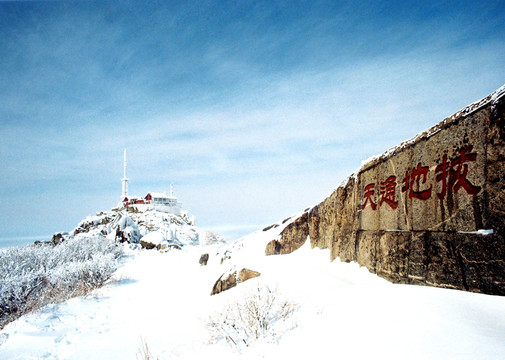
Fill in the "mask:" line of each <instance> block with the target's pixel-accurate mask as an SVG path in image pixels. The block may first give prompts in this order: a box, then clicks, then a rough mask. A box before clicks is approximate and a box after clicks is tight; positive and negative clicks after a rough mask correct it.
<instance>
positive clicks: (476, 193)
mask: <svg viewBox="0 0 505 360" xmlns="http://www.w3.org/2000/svg"><path fill="white" fill-rule="evenodd" d="M472 130H473V132H464V133H462V134H461V136H460V137H453V138H452V139H451V138H449V137H448V135H449V134H450V132H443V133H442V134H435V135H434V136H432V137H430V138H429V139H427V140H426V141H423V142H420V143H417V144H415V146H412V147H409V148H407V149H405V150H403V151H400V152H399V153H398V154H395V155H393V156H391V157H390V158H388V159H387V160H385V161H382V162H379V163H378V164H376V165H374V166H371V167H370V168H369V169H365V170H364V171H363V172H361V173H360V174H359V180H358V182H359V196H360V202H359V207H358V211H359V214H360V215H359V216H360V217H359V224H360V230H416V231H423V230H440V231H474V230H478V229H479V228H482V226H483V224H482V211H481V209H480V205H479V204H481V203H482V201H477V200H482V197H483V196H484V191H483V184H484V178H485V176H484V175H485V174H484V171H485V161H484V159H485V147H484V145H483V141H482V138H483V137H482V136H480V137H479V136H477V135H478V130H479V129H477V131H475V126H473V127H472ZM437 135H438V136H437ZM452 135H453V134H452ZM454 139H456V140H454ZM472 140H474V141H472ZM479 197H480V198H479Z"/></svg>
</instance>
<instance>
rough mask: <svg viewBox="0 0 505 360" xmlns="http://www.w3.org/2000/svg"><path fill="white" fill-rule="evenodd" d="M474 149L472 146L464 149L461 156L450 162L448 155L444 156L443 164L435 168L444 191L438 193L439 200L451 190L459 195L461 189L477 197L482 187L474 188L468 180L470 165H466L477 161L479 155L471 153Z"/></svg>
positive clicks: (437, 178)
mask: <svg viewBox="0 0 505 360" xmlns="http://www.w3.org/2000/svg"><path fill="white" fill-rule="evenodd" d="M472 148H473V147H472V146H471V145H469V146H466V147H462V148H461V149H460V150H459V156H456V157H455V158H454V159H452V160H451V161H450V162H449V161H447V155H444V156H443V158H442V162H441V163H440V164H438V165H437V167H436V168H435V173H437V176H436V180H437V181H438V182H440V181H441V182H442V190H441V191H440V193H437V196H438V198H439V199H443V198H445V195H446V194H447V191H448V190H449V189H450V190H452V191H454V192H455V193H457V192H458V190H459V189H461V188H463V189H464V190H465V191H466V193H467V194H470V195H475V194H477V193H478V192H479V191H480V189H481V187H480V186H474V185H473V184H472V183H470V181H468V179H467V178H466V176H467V174H468V164H466V163H467V162H470V161H475V160H476V159H477V154H476V153H471V152H470V151H472Z"/></svg>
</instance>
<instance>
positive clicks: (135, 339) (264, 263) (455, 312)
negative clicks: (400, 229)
mask: <svg viewBox="0 0 505 360" xmlns="http://www.w3.org/2000/svg"><path fill="white" fill-rule="evenodd" d="M294 218H296V217H294ZM279 225H281V226H278V227H276V228H272V229H271V230H268V231H261V230H260V231H258V232H256V233H253V234H251V235H249V236H246V237H244V238H242V239H240V240H238V241H237V242H235V243H233V244H229V245H224V244H221V245H218V244H213V245H207V246H206V245H196V246H186V247H184V248H183V249H182V250H181V251H171V252H167V253H160V252H157V251H145V250H144V251H138V252H137V255H136V256H135V257H134V258H133V260H131V261H129V262H128V263H127V264H126V265H124V266H123V267H122V268H120V269H119V270H118V272H117V273H116V274H115V280H114V281H111V282H110V283H109V284H108V285H107V286H105V287H104V288H101V289H99V290H97V291H95V292H93V293H92V294H91V295H89V296H86V297H80V298H74V299H71V300H69V301H67V302H65V303H62V304H59V305H50V306H47V307H45V308H43V309H42V310H41V311H39V312H37V313H33V314H29V315H27V316H24V317H22V318H20V319H19V320H17V321H15V322H13V323H11V324H9V325H7V326H6V327H5V328H4V330H3V331H2V332H1V333H0V339H1V340H0V342H1V343H2V344H1V345H0V358H1V359H39V358H44V359H135V358H136V354H138V351H139V348H140V347H141V344H142V340H144V341H145V342H147V344H148V345H149V349H150V351H151V353H152V354H153V356H154V358H157V357H159V358H160V359H173V358H178V359H195V358H197V357H201V358H210V359H214V358H215V359H236V358H244V359H257V358H266V359H279V358H296V359H298V358H304V357H310V358H314V359H317V358H323V357H324V358H328V357H329V358H341V357H343V358H347V357H349V358H353V359H370V358H375V359H405V358H408V359H503V358H505V298H504V297H498V296H489V295H481V294H475V293H467V292H462V291H455V290H448V289H439V288H429V287H418V286H411V285H395V284H391V283H388V282H387V281H385V280H383V279H381V278H378V277H377V276H375V275H373V274H370V273H369V272H368V271H367V270H366V269H365V268H359V266H358V265H357V264H347V263H342V262H339V261H338V260H337V261H334V262H332V263H330V262H329V261H328V258H329V255H328V253H327V250H320V249H310V245H309V244H308V242H307V243H306V245H304V246H303V247H302V248H300V249H299V250H297V251H295V252H294V253H292V254H289V255H279V256H269V257H266V256H264V249H265V245H266V243H267V242H268V241H270V240H272V239H273V238H275V237H277V236H278V235H279V232H280V231H281V230H282V228H283V226H285V225H287V224H279ZM202 253H208V254H209V256H210V257H209V263H208V265H207V266H200V265H199V263H198V260H199V257H200V255H201V254H202ZM222 258H224V260H223V263H222V264H221V259H222ZM232 267H248V268H250V269H252V270H256V271H259V272H261V276H260V277H258V278H255V279H252V280H249V281H247V282H244V283H242V284H239V285H238V286H237V287H235V288H233V289H231V290H228V291H225V292H223V293H221V294H218V295H215V296H210V292H211V289H212V286H213V284H214V282H215V281H216V280H217V278H218V277H219V276H220V275H221V274H222V273H224V272H227V271H229V269H230V268H232ZM266 285H268V286H269V287H270V288H272V289H276V291H277V294H278V296H279V297H283V298H286V299H289V300H290V301H292V302H293V303H296V306H297V307H296V311H295V312H294V315H293V318H292V319H291V320H290V324H289V326H288V331H287V332H284V333H281V334H279V336H278V337H277V338H276V339H275V341H272V340H270V341H267V340H265V341H259V342H257V343H254V344H252V345H251V346H250V347H242V348H240V349H239V350H237V349H234V348H232V347H230V346H228V344H227V343H226V342H219V343H217V344H209V341H208V340H209V332H208V329H207V328H206V326H205V323H206V320H207V319H208V317H209V316H210V315H212V314H215V313H216V312H221V311H222V310H223V309H225V308H227V307H228V306H229V304H232V303H233V302H234V301H236V300H237V299H241V298H243V297H244V296H245V294H247V293H248V292H250V291H251V290H254V289H255V288H257V287H258V286H260V287H263V286H266ZM141 339H142V340H141ZM239 351H240V353H239Z"/></svg>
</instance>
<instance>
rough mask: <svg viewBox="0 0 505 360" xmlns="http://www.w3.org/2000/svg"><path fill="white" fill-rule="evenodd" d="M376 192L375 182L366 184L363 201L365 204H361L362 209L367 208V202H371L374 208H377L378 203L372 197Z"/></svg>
mask: <svg viewBox="0 0 505 360" xmlns="http://www.w3.org/2000/svg"><path fill="white" fill-rule="evenodd" d="M374 193H375V183H372V184H368V185H367V186H365V194H364V195H363V198H364V199H365V202H364V203H363V205H361V209H364V208H366V204H367V203H368V202H370V206H371V207H372V210H375V209H376V208H377V204H375V203H374V202H373V199H372V196H373V195H374Z"/></svg>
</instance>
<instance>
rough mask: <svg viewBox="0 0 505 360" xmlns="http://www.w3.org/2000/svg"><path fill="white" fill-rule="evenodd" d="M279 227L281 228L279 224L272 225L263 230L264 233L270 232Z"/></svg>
mask: <svg viewBox="0 0 505 360" xmlns="http://www.w3.org/2000/svg"><path fill="white" fill-rule="evenodd" d="M278 226H279V225H278V224H272V225H270V226H267V227H266V228H264V229H263V231H268V230H270V229H273V228H276V227H278Z"/></svg>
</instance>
